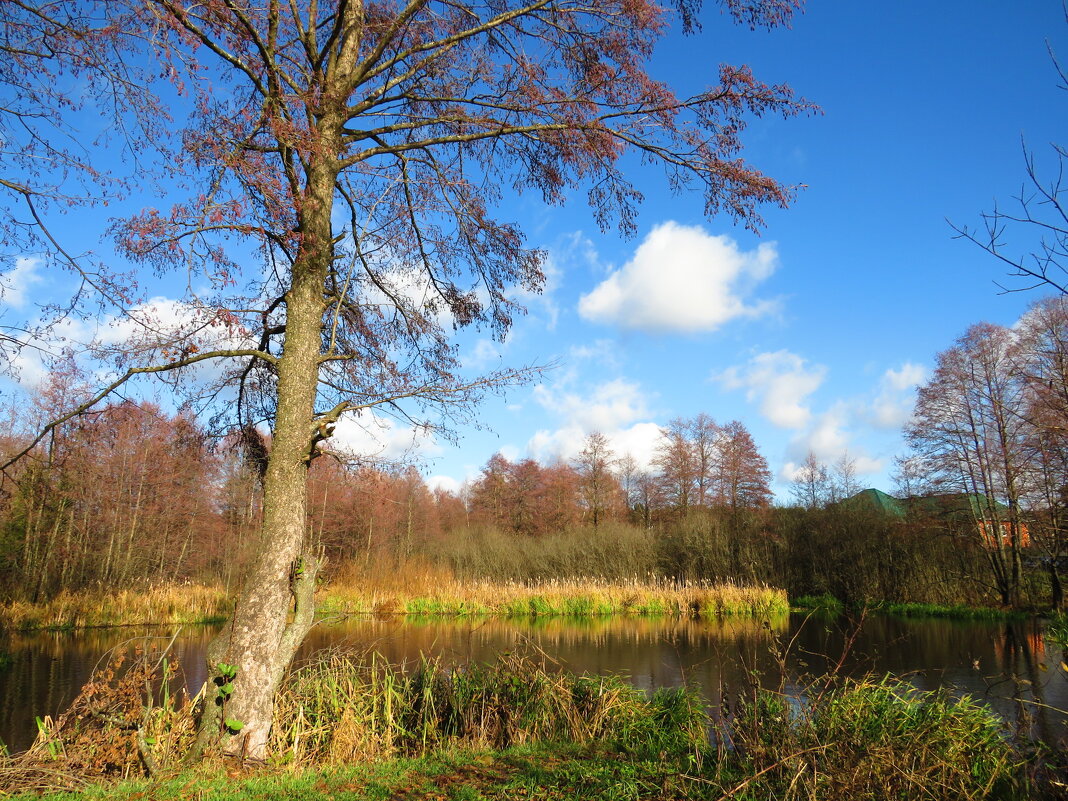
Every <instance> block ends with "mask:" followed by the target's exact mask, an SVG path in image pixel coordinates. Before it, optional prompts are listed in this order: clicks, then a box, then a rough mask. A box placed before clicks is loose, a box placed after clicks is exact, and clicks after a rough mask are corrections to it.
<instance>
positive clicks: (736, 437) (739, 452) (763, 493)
mask: <svg viewBox="0 0 1068 801" xmlns="http://www.w3.org/2000/svg"><path fill="white" fill-rule="evenodd" d="M716 452H717V456H716V465H717V470H716V474H715V481H714V487H715V490H714V497H715V498H717V499H718V502H719V503H720V504H722V505H724V506H726V507H727V508H728V509H730V510H731V511H732V512H734V511H738V510H741V509H761V508H764V507H766V506H769V505H770V504H771V500H772V497H773V496H772V492H771V470H769V469H768V461H767V459H765V458H764V456H763V455H762V454H761V453H760V451H759V450H758V449H757V446H756V443H755V442H754V441H753V436H752V434H750V433H749V429H747V428H746V427H745V426H744V425H743V424H742V423H741V422H739V421H738V420H732V421H731V422H729V423H727V424H726V425H725V426H723V428H722V429H720V434H719V437H718V438H717V442H716Z"/></svg>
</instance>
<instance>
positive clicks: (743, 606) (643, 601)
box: [320, 575, 789, 618]
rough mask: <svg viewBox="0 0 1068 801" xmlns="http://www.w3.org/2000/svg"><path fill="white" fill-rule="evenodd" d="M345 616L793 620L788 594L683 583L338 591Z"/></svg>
mask: <svg viewBox="0 0 1068 801" xmlns="http://www.w3.org/2000/svg"><path fill="white" fill-rule="evenodd" d="M320 610H321V612H320V613H321V614H323V615H324V616H331V615H338V614H359V613H375V614H397V613H407V614H416V615H423V616H427V615H459V616H494V617H572V618H582V617H593V616H599V615H635V616H662V615H683V616H693V617H701V618H717V617H732V616H742V617H755V618H771V617H779V616H782V615H785V614H786V613H787V612H789V602H788V601H787V598H786V593H785V592H783V591H782V590H778V589H774V588H772V587H766V586H759V585H757V586H742V585H737V584H729V583H723V584H711V583H706V582H690V583H677V582H674V581H668V580H664V579H654V578H650V579H647V580H639V579H631V580H627V581H604V580H599V579H592V578H585V579H567V580H548V581H540V582H532V583H527V582H518V581H508V582H489V581H466V582H461V581H457V580H455V579H452V578H450V577H448V576H447V575H446V576H441V577H440V578H439V579H438V580H436V581H428V582H418V581H417V582H412V583H408V584H404V585H401V586H389V585H386V586H382V585H380V584H379V585H376V584H370V583H367V582H359V583H353V584H348V585H346V584H341V585H338V586H332V587H330V588H329V590H327V591H326V593H325V594H324V597H323V599H322V601H321V604H320Z"/></svg>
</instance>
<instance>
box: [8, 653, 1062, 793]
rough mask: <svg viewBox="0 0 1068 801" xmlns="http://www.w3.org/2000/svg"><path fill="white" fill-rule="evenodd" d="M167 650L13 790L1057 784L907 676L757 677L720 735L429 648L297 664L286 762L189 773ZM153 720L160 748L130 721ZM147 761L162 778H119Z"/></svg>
mask: <svg viewBox="0 0 1068 801" xmlns="http://www.w3.org/2000/svg"><path fill="white" fill-rule="evenodd" d="M154 664H156V665H158V664H159V663H158V661H156V660H155V657H143V658H142V659H141V661H140V662H137V663H135V665H134V667H132V668H131V669H130V670H129V671H127V672H126V673H120V672H115V671H111V672H108V671H107V669H105V672H104V673H103V674H101V676H100V677H98V679H97V680H96V681H94V682H93V683H91V685H87V690H86V691H84V692H83V695H82V696H81V697H80V698H79V699H78V700H76V702H75V704H74V705H73V706H72V709H71V711H70V712H68V713H67V715H65V716H64V717H63V718H62V719H60V720H59V721H57V722H56V723H55V725H54V726H52V728H51V729H50V731H49V732H48V736H47V737H42V738H40V739H39V740H38V743H37V744H36V745H35V746H34V748H33V749H31V750H30V752H28V753H27V754H26V755H23V756H21V757H18V758H14V759H8V760H2V761H0V793H2V792H3V791H4V790H7V791H9V792H12V791H16V792H17V791H22V790H27V789H30V788H36V789H37V790H38V791H42V790H43V791H49V790H53V791H54V790H55V789H56V788H58V787H61V786H65V787H68V788H71V789H74V790H77V791H79V794H78V795H77V797H78V798H89V799H94V798H115V799H124V798H128V799H143V798H151V799H161V800H162V799H171V798H174V799H179V798H182V799H184V798H199V799H219V801H226V800H227V799H237V798H253V799H256V798H263V799H294V800H295V799H319V798H322V799H327V798H333V799H398V800H399V799H427V800H428V801H429V799H434V800H435V801H442V800H443V799H444V800H445V801H463V800H464V799H466V800H467V801H478V799H524V798H526V799H554V801H560V800H561V799H605V801H624V800H625V799H676V798H677V799H710V800H711V799H724V798H736V799H745V800H746V801H756V800H757V799H772V798H774V799H781V801H811V800H812V799H820V800H821V801H838V800H839V799H841V801H846V799H849V801H852V800H853V799H858V798H860V799H869V800H870V801H877V800H879V799H887V800H888V801H889V799H909V800H910V801H912V800H913V799H917V800H918V801H925V800H926V801H935V799H938V800H939V801H941V800H943V799H944V800H945V801H948V800H949V799H953V800H954V801H956V800H957V799H961V800H962V801H978V799H1006V801H1008V800H1009V799H1023V798H1040V797H1043V795H1042V792H1043V787H1048V788H1052V789H1055V788H1056V785H1055V784H1054V783H1053V782H1052V781H1047V782H1046V784H1045V785H1042V784H1041V783H1036V782H1035V781H1033V780H1032V776H1033V775H1037V774H1038V773H1039V771H1037V770H1034V766H1035V765H1037V764H1039V763H1040V762H1041V761H1042V760H1041V759H1039V758H1037V757H1035V756H1034V755H1033V754H1032V755H1031V757H1030V760H1031V761H1030V764H1028V763H1027V762H1026V761H1025V759H1024V758H1023V757H1022V756H1021V752H1020V751H1018V750H1017V749H1016V748H1015V747H1014V745H1013V744H1012V743H1010V741H1009V740H1008V738H1007V733H1006V731H1005V729H1004V727H1003V725H1002V724H1001V722H1000V720H999V719H998V718H997V717H996V715H994V714H993V713H992V712H991V711H989V710H988V709H986V708H985V707H982V706H980V705H978V704H976V703H974V702H972V701H970V700H968V699H957V698H953V697H951V696H949V695H948V694H946V693H943V692H922V691H918V690H916V689H915V688H913V687H912V686H911V685H909V684H908V683H906V682H902V681H898V680H895V679H891V678H885V679H873V678H868V679H865V680H861V681H840V682H833V681H827V682H824V683H822V684H818V685H810V686H809V687H807V688H806V689H805V690H804V692H803V693H802V696H801V698H800V700H799V698H798V697H797V696H796V695H794V696H786V695H782V694H779V693H775V692H771V691H767V690H760V689H757V688H756V687H755V686H754V687H751V688H750V689H749V690H746V691H743V693H742V694H741V696H740V697H736V698H735V699H734V700H733V702H732V704H731V705H730V708H729V711H727V712H725V713H724V714H723V715H721V716H720V718H719V719H717V721H716V724H715V727H714V728H715V732H716V737H715V739H714V740H710V738H709V732H710V727H711V720H710V718H709V717H708V715H707V713H706V711H705V710H706V707H705V702H704V699H702V698H700V697H699V696H698V694H697V693H695V692H693V691H690V690H687V689H684V688H674V689H662V690H658V691H657V692H655V693H653V694H652V695H647V694H646V693H644V692H642V691H640V690H638V689H636V688H635V687H633V686H632V685H630V684H628V683H627V682H625V681H623V680H621V679H619V678H615V677H603V676H585V675H583V676H577V675H574V674H569V673H566V672H562V671H557V670H552V669H547V668H546V666H545V665H543V664H541V663H539V662H537V661H535V660H534V659H532V658H525V657H522V656H517V655H515V654H507V655H503V656H502V657H501V658H499V659H498V660H497V661H496V662H494V663H491V664H473V665H468V666H465V667H451V668H450V667H446V666H445V665H443V664H442V663H441V662H439V661H436V660H424V661H422V662H421V663H420V664H419V665H418V666H416V667H415V668H414V669H413V670H410V671H403V670H399V669H397V668H393V667H390V666H388V665H386V664H385V663H383V662H382V661H381V660H378V659H376V658H374V657H367V658H363V657H358V656H355V655H352V654H344V653H334V654H330V655H328V656H325V657H323V658H321V659H319V660H317V661H316V662H313V663H311V664H309V665H307V666H305V667H304V668H301V669H300V670H297V671H295V672H294V673H292V674H291V675H290V676H289V677H288V678H287V680H286V682H285V686H284V689H283V691H282V694H281V696H280V698H279V702H278V705H277V709H276V717H275V721H274V727H273V732H272V741H271V744H270V745H271V748H270V750H271V755H272V756H271V761H270V763H269V765H268V766H266V767H264V768H262V769H259V770H258V771H256V772H254V773H251V774H249V773H246V772H245V771H244V770H242V769H241V768H240V767H238V766H235V765H229V766H226V770H221V769H220V768H219V766H215V768H214V769H212V766H211V764H210V763H209V764H208V765H205V766H201V767H200V768H199V769H198V770H197V771H195V772H188V771H185V772H182V771H181V770H180V765H181V755H182V754H183V753H184V752H185V750H186V748H187V747H188V745H189V744H190V742H191V738H192V736H193V726H192V715H191V710H190V708H189V705H188V704H181V703H175V702H174V700H173V699H170V698H167V699H162V700H161V699H158V698H157V699H156V700H155V704H154V706H153V707H152V710H153V714H152V715H150V716H148V717H144V716H143V715H144V712H143V709H144V707H143V703H142V700H141V699H140V698H139V696H138V693H137V692H136V691H135V690H136V688H138V687H140V688H145V687H151V686H153V683H152V680H151V675H149V674H147V673H145V672H144V671H143V670H141V668H139V667H138V665H143V666H151V665H154ZM155 686H160V687H162V686H164V685H155ZM139 715H141V716H142V717H141V720H142V721H143V723H142V724H141V725H142V726H143V727H144V728H143V734H144V735H145V737H144V738H143V741H144V742H145V743H148V744H150V752H149V753H150V758H149V759H145V753H146V752H145V751H144V750H143V748H144V746H139V745H138V744H137V742H135V739H136V738H133V737H132V736H131V734H130V732H129V731H128V730H127V731H123V730H122V728H121V727H122V726H125V727H126V729H129V724H128V722H129V721H132V720H135V719H136V718H137V716H139ZM116 725H119V726H120V727H119V728H115V726H116ZM713 743H718V744H719V745H720V747H718V748H717V747H716V746H715V745H714V744H713ZM139 749H141V750H139ZM148 762H151V763H153V764H154V766H155V767H154V770H153V776H154V778H153V779H152V780H148V779H144V778H142V779H138V780H134V781H127V782H124V783H120V784H115V783H113V782H114V779H115V778H116V777H126V778H127V779H129V778H130V777H131V776H136V775H138V774H140V773H143V771H144V764H147V763H148ZM90 782H91V783H90ZM49 797H50V798H56V799H58V798H74V797H75V796H73V795H70V794H67V795H64V794H63V793H61V792H60V793H53V795H51V796H49ZM1049 797H1053V796H1052V794H1050V796H1049Z"/></svg>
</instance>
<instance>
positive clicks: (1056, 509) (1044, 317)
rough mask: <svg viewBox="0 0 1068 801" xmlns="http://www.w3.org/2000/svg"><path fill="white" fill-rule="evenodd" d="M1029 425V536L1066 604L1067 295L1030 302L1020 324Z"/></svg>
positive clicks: (1058, 599) (1054, 592)
mask: <svg viewBox="0 0 1068 801" xmlns="http://www.w3.org/2000/svg"><path fill="white" fill-rule="evenodd" d="M1017 336H1018V338H1019V342H1020V345H1019V349H1020V361H1021V373H1022V378H1023V380H1024V383H1025V392H1024V398H1023V402H1024V404H1025V405H1024V408H1023V409H1022V410H1020V411H1019V412H1018V413H1019V414H1022V415H1023V417H1024V419H1025V420H1026V422H1027V423H1028V433H1027V441H1026V443H1025V449H1026V460H1027V462H1026V465H1025V482H1026V488H1027V490H1026V493H1025V494H1026V496H1027V499H1028V501H1029V504H1030V506H1031V507H1032V510H1033V514H1032V516H1031V526H1030V532H1031V540H1032V541H1033V542H1035V543H1036V544H1037V545H1038V546H1039V547H1040V548H1042V550H1043V551H1044V552H1045V557H1046V558H1045V563H1046V566H1047V569H1048V571H1049V580H1050V595H1051V606H1052V607H1053V608H1054V609H1060V608H1062V607H1063V606H1064V590H1063V585H1062V580H1061V576H1060V562H1061V560H1062V559H1063V558H1064V556H1065V554H1066V552H1068V297H1066V296H1064V295H1058V296H1055V297H1051V298H1046V299H1045V300H1041V301H1038V302H1036V303H1035V304H1033V305H1032V307H1031V309H1030V310H1029V311H1028V312H1027V314H1025V315H1024V317H1023V319H1022V320H1021V321H1020V323H1019V325H1018V326H1017Z"/></svg>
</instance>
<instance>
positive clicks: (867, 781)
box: [726, 678, 1034, 801]
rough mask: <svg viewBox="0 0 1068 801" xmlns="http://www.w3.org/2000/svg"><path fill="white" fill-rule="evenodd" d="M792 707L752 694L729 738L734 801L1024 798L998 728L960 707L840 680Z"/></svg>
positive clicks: (1014, 757) (990, 717)
mask: <svg viewBox="0 0 1068 801" xmlns="http://www.w3.org/2000/svg"><path fill="white" fill-rule="evenodd" d="M810 691H812V693H813V694H812V696H811V697H810V698H809V699H808V701H807V703H805V704H803V705H798V704H797V703H796V702H795V701H792V700H790V699H789V698H787V697H784V696H782V695H777V694H775V693H771V692H767V691H759V692H757V693H755V694H754V695H753V696H752V697H751V699H750V700H749V701H747V702H746V703H745V704H744V705H743V707H742V709H741V711H740V713H739V715H738V718H737V720H736V721H735V723H734V725H733V727H732V728H731V731H730V736H731V737H732V742H733V744H734V746H735V750H734V751H733V752H732V754H731V755H730V756H729V757H728V760H727V768H726V772H727V773H733V774H734V777H735V780H736V781H737V782H738V786H741V785H742V784H743V783H744V784H745V786H746V792H745V794H744V795H741V796H739V797H744V798H754V799H755V798H776V799H782V801H791V799H798V801H800V799H811V798H819V799H838V798H842V799H846V798H865V799H874V798H880V799H882V798H886V799H891V798H893V799H941V798H945V799H966V800H970V799H987V798H1026V797H1031V796H1030V795H1029V793H1031V792H1032V791H1033V790H1034V788H1032V787H1030V786H1029V784H1028V780H1027V778H1026V776H1025V775H1024V772H1023V761H1022V759H1021V758H1020V756H1019V755H1018V754H1017V752H1016V751H1015V750H1014V749H1013V748H1012V747H1011V746H1010V745H1009V743H1008V742H1007V741H1006V738H1005V736H1004V735H1005V732H1004V728H1003V724H1002V723H1001V721H1000V719H999V718H998V717H997V716H996V715H995V714H994V713H993V712H991V711H990V710H988V709H986V708H985V707H982V706H980V705H978V704H977V703H975V702H973V701H971V700H970V699H968V698H953V697H951V696H949V695H948V694H947V693H944V692H938V691H936V692H921V691H918V690H916V689H915V688H914V687H912V686H911V685H909V684H908V683H906V682H902V681H898V680H895V679H890V678H886V679H881V680H877V679H871V678H868V679H865V680H862V681H850V682H846V683H845V684H842V685H841V686H838V687H835V688H825V689H823V690H819V691H816V690H815V689H814V688H810Z"/></svg>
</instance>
